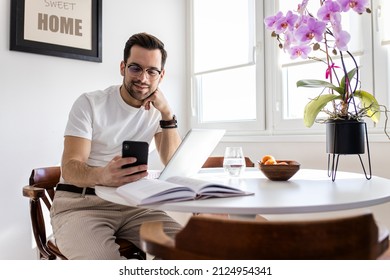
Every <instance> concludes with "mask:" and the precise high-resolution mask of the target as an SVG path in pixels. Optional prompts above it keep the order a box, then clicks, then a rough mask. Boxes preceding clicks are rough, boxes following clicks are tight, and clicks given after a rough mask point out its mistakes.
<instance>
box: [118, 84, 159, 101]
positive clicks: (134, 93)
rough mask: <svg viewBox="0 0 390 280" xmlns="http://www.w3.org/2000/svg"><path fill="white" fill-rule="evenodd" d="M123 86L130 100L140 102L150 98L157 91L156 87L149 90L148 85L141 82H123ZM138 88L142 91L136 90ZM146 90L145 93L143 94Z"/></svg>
mask: <svg viewBox="0 0 390 280" xmlns="http://www.w3.org/2000/svg"><path fill="white" fill-rule="evenodd" d="M123 85H124V87H125V89H126V91H127V93H128V94H129V95H130V96H131V97H132V98H134V99H135V100H138V101H141V102H142V101H144V100H145V99H146V98H148V97H149V96H151V95H152V94H153V93H154V92H155V90H156V89H157V87H156V88H151V86H150V85H149V84H145V83H142V82H141V81H130V82H128V83H125V82H123ZM139 87H142V89H138V88H139ZM146 89H147V91H146V92H145V90H146Z"/></svg>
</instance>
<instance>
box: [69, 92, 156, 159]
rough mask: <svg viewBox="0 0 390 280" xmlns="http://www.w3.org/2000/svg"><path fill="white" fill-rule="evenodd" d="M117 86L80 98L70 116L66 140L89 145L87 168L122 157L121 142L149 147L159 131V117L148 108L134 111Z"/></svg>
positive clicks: (154, 110)
mask: <svg viewBox="0 0 390 280" xmlns="http://www.w3.org/2000/svg"><path fill="white" fill-rule="evenodd" d="M119 88H120V86H119V85H117V86H111V87H109V88H107V89H105V90H99V91H94V92H90V93H84V94H82V95H81V96H80V97H79V98H78V99H77V100H76V101H75V103H74V104H73V107H72V109H71V111H70V113H69V119H68V123H67V126H66V129H65V136H68V135H69V136H77V137H82V138H86V139H89V140H91V141H92V146H91V153H90V155H89V158H88V161H87V163H88V165H90V166H104V165H106V164H107V163H108V162H109V161H110V160H112V158H113V157H114V156H116V155H121V153H122V142H123V141H124V140H133V141H145V142H148V143H149V144H150V142H151V141H152V140H153V137H154V135H155V134H156V133H157V132H160V131H161V128H160V125H159V121H160V119H161V113H160V112H159V111H158V110H157V109H156V108H154V107H153V106H151V108H150V110H145V108H144V107H141V108H134V107H132V106H129V105H128V104H126V103H125V102H124V100H123V99H122V97H121V95H120V90H119Z"/></svg>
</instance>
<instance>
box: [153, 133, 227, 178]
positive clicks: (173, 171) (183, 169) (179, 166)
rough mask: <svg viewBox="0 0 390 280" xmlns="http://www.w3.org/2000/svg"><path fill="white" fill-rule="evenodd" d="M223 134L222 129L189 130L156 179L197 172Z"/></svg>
mask: <svg viewBox="0 0 390 280" xmlns="http://www.w3.org/2000/svg"><path fill="white" fill-rule="evenodd" d="M224 134H225V130H224V129H191V130H189V131H188V132H187V134H186V136H185V137H184V139H183V140H182V142H181V144H180V146H179V147H178V148H177V150H176V152H175V153H174V154H173V156H172V158H171V159H170V161H169V162H168V164H167V165H166V166H165V168H164V169H163V170H162V171H161V173H160V175H159V176H158V179H160V180H166V179H168V178H169V177H172V176H184V177H189V176H193V175H195V174H196V173H198V172H199V170H200V169H201V168H202V166H203V164H204V162H205V161H206V160H207V158H208V157H209V156H210V154H211V153H212V152H213V150H214V149H215V147H216V146H217V145H218V143H219V141H220V140H221V139H222V137H223V136H224Z"/></svg>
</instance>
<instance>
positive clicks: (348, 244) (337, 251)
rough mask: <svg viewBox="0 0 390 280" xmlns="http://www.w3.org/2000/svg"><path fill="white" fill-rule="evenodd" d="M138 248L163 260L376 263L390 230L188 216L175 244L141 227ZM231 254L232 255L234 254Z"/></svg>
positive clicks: (361, 223) (357, 219)
mask: <svg viewBox="0 0 390 280" xmlns="http://www.w3.org/2000/svg"><path fill="white" fill-rule="evenodd" d="M141 246H142V248H143V250H145V251H146V252H147V253H149V254H151V255H154V256H156V257H158V258H161V259H174V260H179V259H267V260H280V259H282V260H283V259H290V260H298V259H301V260H302V259H303V260H305V259H307V260H309V259H315V260H319V259H326V260H328V259H329V260H330V259H377V258H378V257H379V256H381V255H382V254H383V252H385V251H386V249H387V248H388V247H389V232H388V230H387V229H386V230H383V231H379V230H378V227H377V225H376V223H375V221H374V218H373V215H372V214H371V213H369V214H361V215H357V216H351V217H343V218H337V219H336V218H335V219H326V220H315V221H272V222H270V221H267V222H261V221H248V220H228V219H219V218H215V217H201V216H192V217H191V218H190V220H189V222H188V223H187V225H186V226H185V227H184V228H183V230H182V231H180V232H179V233H178V234H177V235H176V238H175V239H172V238H170V237H168V236H167V235H166V234H165V233H164V232H163V228H162V224H161V222H148V223H144V224H143V225H142V226H141ZM232 252H234V253H233V254H232Z"/></svg>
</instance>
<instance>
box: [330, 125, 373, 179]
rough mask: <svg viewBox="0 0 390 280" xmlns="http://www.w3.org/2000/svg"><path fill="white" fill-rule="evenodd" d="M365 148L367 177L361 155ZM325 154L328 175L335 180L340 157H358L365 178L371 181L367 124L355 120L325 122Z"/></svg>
mask: <svg viewBox="0 0 390 280" xmlns="http://www.w3.org/2000/svg"><path fill="white" fill-rule="evenodd" d="M366 146H367V155H368V164H369V175H367V172H366V169H365V167H364V164H363V161H362V158H361V156H360V155H361V154H364V153H365V147H366ZM326 153H327V154H328V175H329V177H332V180H333V181H334V180H335V179H336V172H337V166H338V162H339V157H340V155H358V157H359V160H360V163H361V165H362V168H363V171H364V174H365V176H366V178H367V179H368V180H369V179H371V159H370V148H369V144H368V134H367V124H366V123H365V122H363V121H357V120H329V121H327V122H326Z"/></svg>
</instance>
